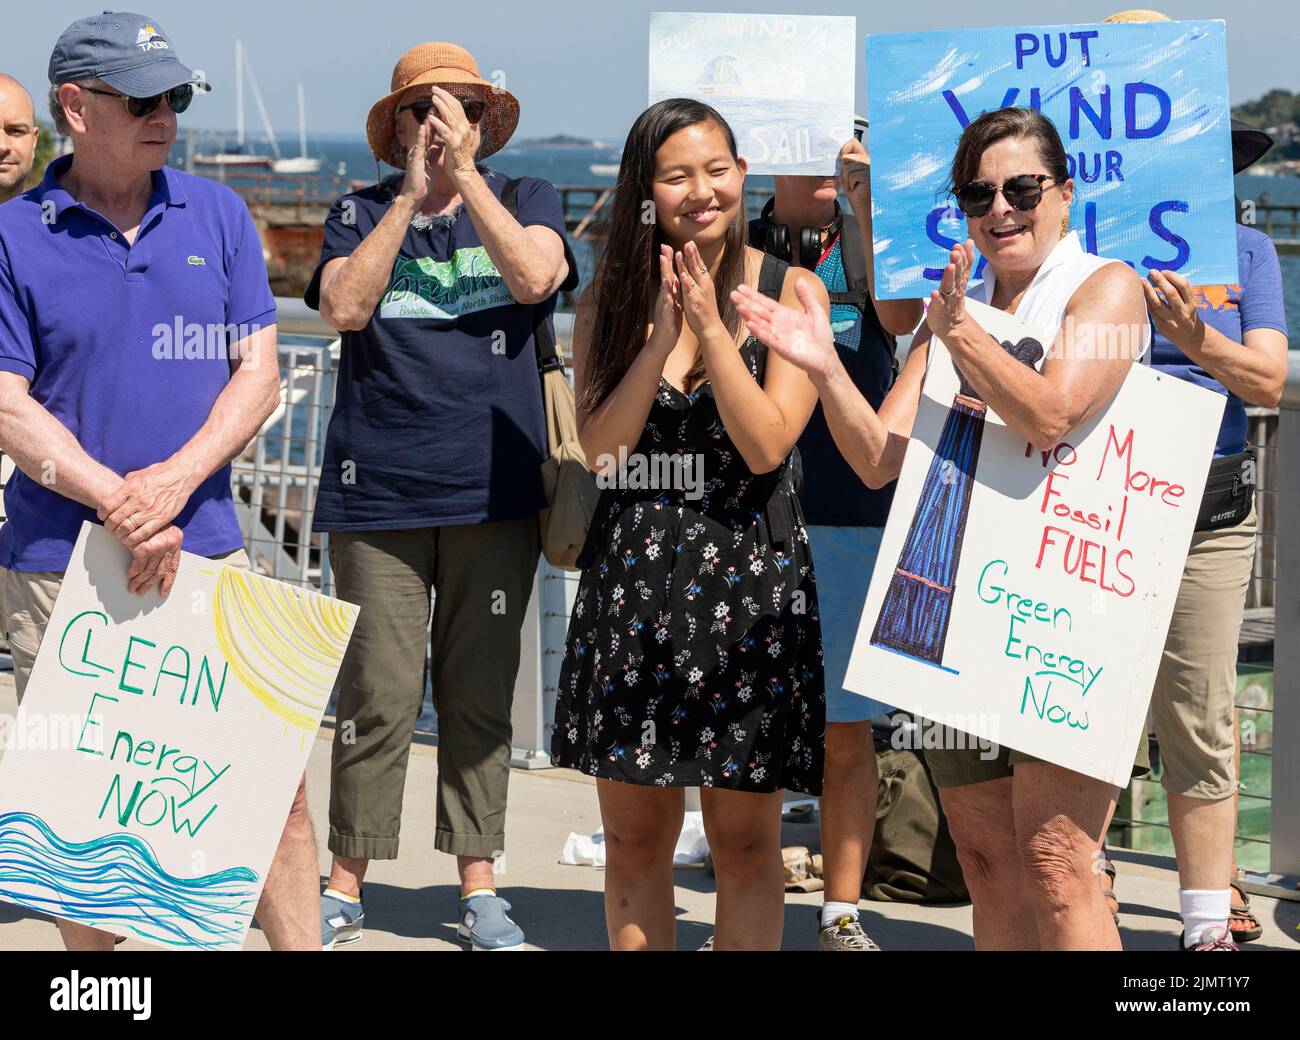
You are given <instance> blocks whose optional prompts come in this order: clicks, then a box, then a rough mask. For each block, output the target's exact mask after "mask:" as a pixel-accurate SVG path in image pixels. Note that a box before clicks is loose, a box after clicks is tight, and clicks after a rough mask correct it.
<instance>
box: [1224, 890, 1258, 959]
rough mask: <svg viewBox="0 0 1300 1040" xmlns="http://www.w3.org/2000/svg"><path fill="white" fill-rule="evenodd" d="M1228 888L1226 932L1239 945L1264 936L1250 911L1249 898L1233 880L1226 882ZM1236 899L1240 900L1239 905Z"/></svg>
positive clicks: (1256, 919)
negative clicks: (1228, 900)
mask: <svg viewBox="0 0 1300 1040" xmlns="http://www.w3.org/2000/svg"><path fill="white" fill-rule="evenodd" d="M1228 887H1229V888H1230V889H1231V890H1232V904H1231V905H1230V906H1229V908H1228V910H1229V913H1228V930H1229V931H1231V932H1232V938H1233V939H1234V940H1235V941H1237V942H1239V943H1243V942H1250V941H1251V940H1252V939H1258V938H1259V937H1260V936H1261V935H1263V934H1264V927H1263V925H1261V924H1260V923H1259V920H1258V918H1256V917H1255V915H1254V913H1253V912H1252V911H1251V909H1250V896H1248V895H1247V894H1246V890H1245V889H1244V888H1242V887H1241V886H1240V885H1239V884H1237V882H1236V880H1235V879H1234V880H1232V881H1229V882H1228ZM1238 897H1240V898H1241V903H1240V905H1238V904H1237V898H1238Z"/></svg>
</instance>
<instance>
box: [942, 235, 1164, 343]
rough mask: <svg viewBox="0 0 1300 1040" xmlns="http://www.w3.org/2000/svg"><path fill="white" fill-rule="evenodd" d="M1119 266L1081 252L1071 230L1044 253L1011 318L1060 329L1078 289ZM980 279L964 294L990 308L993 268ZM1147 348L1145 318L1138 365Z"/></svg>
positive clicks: (1148, 334) (1148, 333)
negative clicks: (1103, 271) (1110, 267)
mask: <svg viewBox="0 0 1300 1040" xmlns="http://www.w3.org/2000/svg"><path fill="white" fill-rule="evenodd" d="M1114 263H1120V261H1118V260H1111V259H1109V258H1107V257H1104V256H1093V255H1092V254H1091V253H1088V252H1085V251H1084V248H1083V246H1082V245H1080V244H1079V235H1078V232H1075V231H1071V232H1070V233H1069V234H1067V235H1065V236H1064V237H1063V238H1062V239H1061V240H1060V241H1059V242H1057V243H1056V245H1055V246H1054V247H1053V248H1052V251H1051V252H1050V253H1048V254H1047V259H1046V260H1044V261H1043V266H1042V267H1040V268H1039V269H1038V273H1037V274H1036V275H1034V280H1033V281H1032V282H1030V283H1029V288H1028V289H1026V290H1025V294H1024V296H1022V297H1021V299H1020V303H1019V305H1017V307H1016V313H1015V317H1017V318H1019V319H1020V320H1021V321H1025V322H1028V323H1030V324H1032V325H1039V326H1041V327H1043V328H1046V329H1060V327H1061V325H1062V323H1063V322H1064V321H1065V308H1066V307H1068V306H1069V304H1070V298H1071V297H1072V296H1073V295H1074V294H1075V292H1076V291H1078V288H1079V286H1081V285H1082V284H1083V283H1084V282H1086V281H1087V280H1088V279H1089V278H1090V277H1091V276H1092V275H1093V274H1095V273H1096V272H1097V271H1099V270H1100V269H1101V268H1103V267H1105V266H1106V265H1107V264H1114ZM984 271H985V276H984V280H983V281H982V282H980V283H979V285H976V286H972V287H971V288H970V289H968V290H967V292H966V295H967V296H969V297H970V298H971V299H972V300H978V301H979V302H980V303H987V304H989V305H990V306H992V300H993V287H994V285H995V283H996V281H997V278H996V276H995V275H994V273H993V268H992V267H988V266H986V267H985V268H984ZM1142 308H1143V316H1144V317H1145V316H1146V302H1145V297H1144V298H1143V304H1142ZM1150 349H1151V321H1150V319H1149V318H1148V319H1147V320H1146V321H1145V322H1144V324H1143V326H1142V353H1141V355H1140V356H1139V357H1138V361H1139V363H1141V364H1150V361H1149V360H1148V354H1149V351H1150Z"/></svg>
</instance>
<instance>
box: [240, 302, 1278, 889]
mask: <svg viewBox="0 0 1300 1040" xmlns="http://www.w3.org/2000/svg"><path fill="white" fill-rule="evenodd" d="M276 303H277V307H278V322H279V330H280V333H281V342H280V367H281V383H282V387H283V394H282V404H281V407H280V409H279V410H278V411H277V412H276V414H275V415H273V416H272V417H271V419H270V420H268V421H267V423H266V424H264V426H263V428H262V430H261V432H260V433H259V434H258V436H257V437H256V438H255V439H254V441H253V442H252V444H251V445H250V446H249V449H248V450H247V451H246V452H245V453H244V454H243V455H242V456H241V457H240V458H239V459H238V460H236V461H235V463H234V464H233V466H232V486H233V489H234V494H235V501H236V507H237V510H238V512H239V515H240V522H241V524H242V525H243V530H244V535H245V539H246V544H247V546H248V549H249V552H250V555H251V556H252V557H253V560H254V565H255V566H256V567H257V568H258V570H260V571H261V572H262V573H265V574H268V575H270V576H272V577H275V578H278V579H281V580H284V581H289V582H293V583H297V584H300V585H306V586H311V587H314V588H318V589H320V590H322V591H323V592H326V593H327V594H328V593H332V592H333V591H334V583H333V580H332V575H331V574H330V570H329V560H328V551H327V550H328V535H326V534H314V533H313V532H312V509H313V506H314V503H315V496H316V488H317V484H318V481H319V472H320V463H321V456H322V452H323V442H324V436H325V431H326V429H327V428H328V425H329V418H330V414H331V412H332V409H333V400H334V386H335V379H336V376H337V367H338V359H339V350H340V345H339V339H338V336H337V334H336V333H335V332H334V331H333V330H332V329H330V328H329V326H327V325H326V324H325V323H324V322H323V321H322V320H321V319H320V317H319V315H317V314H316V313H315V312H314V311H311V310H309V309H308V308H307V307H306V306H305V305H304V304H303V303H302V302H301V301H300V300H290V299H277V301H276ZM556 326H557V329H556V331H557V334H558V335H557V338H558V340H559V341H560V343H561V344H562V350H563V346H564V345H567V343H568V340H569V335H570V331H571V327H572V317H571V316H569V315H563V314H560V315H557V316H556ZM1248 414H1249V417H1250V434H1249V437H1250V440H1251V442H1252V443H1253V444H1255V446H1256V448H1257V450H1258V458H1259V461H1258V478H1259V485H1258V488H1257V508H1258V512H1259V534H1258V536H1257V538H1258V542H1257V548H1256V555H1255V567H1254V573H1253V576H1252V580H1251V584H1250V589H1249V593H1248V599H1247V618H1246V625H1245V626H1244V627H1243V642H1242V646H1243V659H1245V660H1250V659H1251V658H1252V656H1253V657H1255V658H1257V659H1258V660H1259V661H1260V662H1261V663H1264V662H1267V661H1268V660H1270V659H1272V660H1273V663H1274V666H1275V670H1274V673H1273V697H1272V704H1271V706H1270V705H1268V704H1264V703H1259V702H1258V701H1257V700H1251V701H1250V702H1249V703H1242V704H1241V705H1239V707H1240V708H1241V710H1242V711H1243V712H1250V713H1253V717H1255V718H1258V719H1261V720H1262V721H1261V725H1260V726H1259V727H1258V730H1259V731H1260V732H1263V731H1265V726H1264V725H1263V722H1267V721H1271V726H1269V727H1268V728H1267V732H1268V733H1269V734H1270V735H1271V740H1270V741H1269V742H1267V743H1265V742H1259V743H1256V744H1254V745H1253V746H1252V745H1249V744H1248V745H1247V746H1244V747H1243V763H1244V762H1245V759H1246V756H1248V755H1256V756H1267V757H1269V758H1270V759H1271V766H1272V780H1271V789H1270V790H1269V792H1268V793H1267V794H1264V793H1263V792H1258V793H1257V792H1246V793H1244V794H1243V795H1242V798H1243V802H1242V807H1243V811H1245V809H1246V808H1247V807H1248V805H1267V806H1268V808H1270V809H1271V833H1270V837H1269V839H1259V838H1253V837H1247V839H1246V840H1249V841H1254V842H1258V843H1260V844H1264V843H1267V844H1268V845H1269V863H1270V873H1271V875H1272V881H1274V882H1276V881H1277V880H1278V879H1279V878H1281V877H1282V876H1287V877H1296V876H1300V812H1297V809H1298V808H1300V756H1297V755H1292V754H1287V755H1277V756H1274V755H1273V754H1272V750H1273V748H1274V747H1282V748H1296V747H1300V703H1298V702H1297V698H1296V696H1295V691H1296V688H1297V679H1298V678H1300V597H1296V596H1294V595H1290V596H1286V595H1284V596H1280V597H1279V596H1277V595H1276V588H1277V586H1278V584H1279V583H1281V584H1282V586H1283V588H1285V589H1296V588H1300V544H1297V542H1296V540H1295V539H1286V538H1279V537H1278V534H1277V532H1278V531H1284V530H1297V529H1298V527H1300V361H1297V359H1295V358H1293V359H1292V360H1291V369H1290V374H1289V378H1288V381H1287V388H1286V392H1285V395H1284V398H1283V401H1282V403H1281V407H1280V408H1279V409H1258V408H1252V409H1249V410H1248ZM577 583H578V576H577V575H576V574H573V573H571V572H565V571H560V570H557V569H555V568H553V567H551V566H550V565H549V564H547V563H546V562H545V561H544V560H543V561H542V562H541V564H540V565H539V567H538V572H537V578H536V582H535V586H534V593H533V596H532V598H531V600H530V605H529V610H528V613H527V615H526V617H525V621H524V637H523V648H522V656H521V660H522V661H523V665H522V666H521V668H520V671H519V677H518V680H517V682H516V688H515V708H514V720H513V721H514V731H515V755H514V762H515V764H517V765H525V766H540V765H546V764H549V756H548V753H547V749H548V747H549V738H550V727H551V723H552V718H553V715H554V709H555V697H556V693H557V687H558V680H559V672H560V664H561V661H562V658H563V651H564V641H565V635H566V632H567V629H568V622H569V613H570V610H571V609H572V606H573V601H574V597H575V594H576V590H577ZM1274 624H1275V625H1276V640H1274V638H1273V626H1274ZM1274 645H1276V653H1274ZM1266 716H1267V718H1265V717H1266ZM432 724H433V717H432V715H431V713H426V715H425V716H424V717H423V718H422V720H421V726H422V728H425V727H428V726H431V725H432ZM1141 791H1142V783H1141V782H1138V783H1135V784H1134V785H1132V787H1131V788H1130V792H1137V795H1136V797H1139V798H1140V797H1141V794H1140V792H1141ZM1134 797H1135V795H1134V794H1133V793H1130V795H1129V798H1130V806H1131V805H1132V804H1133V803H1132V799H1133V798H1134ZM1136 815H1137V814H1135V813H1134V812H1132V811H1129V812H1128V813H1125V814H1124V815H1122V816H1120V817H1119V819H1118V821H1117V822H1119V823H1121V824H1124V823H1127V824H1128V825H1130V826H1132V827H1135V828H1142V827H1158V826H1167V825H1165V824H1163V823H1162V822H1159V821H1153V820H1150V819H1142V818H1135V816H1136ZM1265 883H1266V882H1265V880H1264V879H1262V878H1261V877H1257V878H1255V881H1254V885H1255V887H1256V888H1259V886H1260V885H1263V884H1265ZM1289 894H1290V895H1291V896H1292V897H1293V898H1294V895H1295V893H1294V888H1293V887H1292V888H1291V890H1290V892H1289Z"/></svg>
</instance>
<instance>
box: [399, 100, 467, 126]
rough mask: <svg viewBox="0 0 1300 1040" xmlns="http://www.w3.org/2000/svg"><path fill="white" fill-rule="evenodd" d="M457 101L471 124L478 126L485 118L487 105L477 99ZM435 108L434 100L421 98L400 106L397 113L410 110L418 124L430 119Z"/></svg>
mask: <svg viewBox="0 0 1300 1040" xmlns="http://www.w3.org/2000/svg"><path fill="white" fill-rule="evenodd" d="M452 97H455V95H454V94H453V95H452ZM456 100H457V101H459V102H460V107H461V108H463V109H464V110H465V118H466V119H468V120H469V121H470V123H471V124H473V125H477V124H478V121H479V120H480V119H482V118H483V112H484V111H485V110H486V109H487V105H485V104H484V103H483V102H482V101H479V100H478V99H477V98H462V97H457V98H456ZM433 108H434V104H433V101H432V100H430V99H429V98H420V100H419V101H412V102H411V103H410V104H409V105H400V106H398V109H397V111H398V112H405V111H406V110H407V109H410V112H411V115H413V116H415V121H416V122H417V123H423V122H424V121H425V120H426V119H428V118H429V113H430V112H432V111H433Z"/></svg>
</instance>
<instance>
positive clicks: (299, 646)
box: [212, 567, 351, 730]
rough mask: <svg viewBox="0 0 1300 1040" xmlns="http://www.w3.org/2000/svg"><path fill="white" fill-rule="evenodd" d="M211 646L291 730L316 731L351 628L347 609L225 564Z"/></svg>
mask: <svg viewBox="0 0 1300 1040" xmlns="http://www.w3.org/2000/svg"><path fill="white" fill-rule="evenodd" d="M212 606H213V610H212V613H213V624H214V626H215V628H216V634H217V644H218V645H219V646H220V647H221V652H222V654H223V655H224V656H225V658H226V660H227V661H228V662H229V663H230V667H231V669H232V670H233V671H234V673H235V674H236V675H237V676H239V679H240V681H241V682H243V684H244V685H245V686H247V687H248V689H249V691H250V692H251V693H252V694H253V696H254V697H256V698H257V699H258V700H259V701H261V702H262V703H263V704H264V705H266V707H267V708H269V709H270V710H271V711H273V712H275V713H276V714H277V715H279V716H280V717H281V718H283V719H285V720H286V721H287V722H289V723H290V724H291V725H294V726H298V727H300V728H302V729H306V730H310V729H313V728H315V726H316V724H317V721H318V719H319V716H320V713H321V712H322V711H323V710H324V708H325V705H326V703H327V702H328V700H329V695H330V690H331V689H332V687H333V684H334V676H335V673H336V672H337V670H338V665H339V661H340V660H342V657H343V651H344V650H345V649H346V648H347V645H348V637H349V635H350V631H351V623H350V622H351V618H350V613H349V612H350V609H351V608H349V607H348V605H347V604H344V603H340V602H339V601H338V600H333V599H330V598H328V597H326V596H314V595H309V594H308V593H306V592H303V591H302V590H300V589H295V588H293V587H292V586H290V585H285V584H284V583H283V582H278V581H273V580H272V579H270V578H264V577H262V576H261V575H258V574H250V573H248V572H247V571H241V570H237V569H235V568H233V567H224V568H222V570H221V574H220V575H219V576H218V578H217V588H216V592H215V593H214V595H213V604H212Z"/></svg>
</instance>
